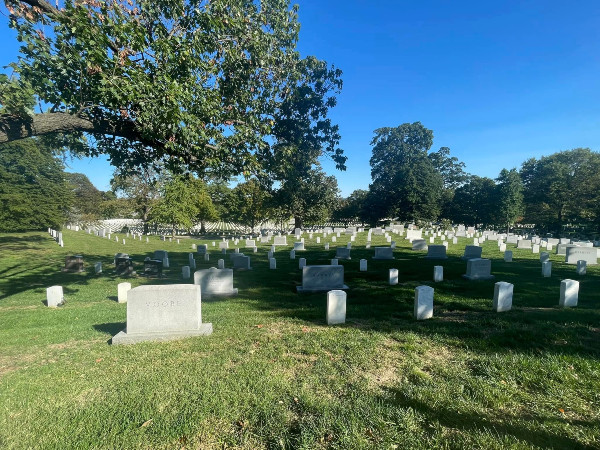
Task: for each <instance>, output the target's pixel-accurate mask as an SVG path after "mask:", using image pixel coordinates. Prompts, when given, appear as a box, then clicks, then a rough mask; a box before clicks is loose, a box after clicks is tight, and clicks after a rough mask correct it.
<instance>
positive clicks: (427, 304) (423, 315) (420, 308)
mask: <svg viewBox="0 0 600 450" xmlns="http://www.w3.org/2000/svg"><path fill="white" fill-rule="evenodd" d="M414 317H415V319H417V320H426V319H431V318H432V317H433V288H432V287H430V286H417V287H416V288H415V308H414Z"/></svg>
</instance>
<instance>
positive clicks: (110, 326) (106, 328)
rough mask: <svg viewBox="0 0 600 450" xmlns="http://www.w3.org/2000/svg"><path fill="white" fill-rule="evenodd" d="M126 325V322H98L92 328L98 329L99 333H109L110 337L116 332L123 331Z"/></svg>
mask: <svg viewBox="0 0 600 450" xmlns="http://www.w3.org/2000/svg"><path fill="white" fill-rule="evenodd" d="M126 326H127V323H126V322H112V323H99V324H96V325H94V329H95V330H97V331H100V332H101V333H105V334H107V335H110V337H111V338H112V337H113V336H114V335H115V334H117V333H118V332H120V331H123V330H124V329H125V327H126Z"/></svg>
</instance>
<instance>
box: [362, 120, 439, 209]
mask: <svg viewBox="0 0 600 450" xmlns="http://www.w3.org/2000/svg"><path fill="white" fill-rule="evenodd" d="M432 144H433V132H432V131H431V130H428V129H427V128H425V127H424V126H423V125H422V124H421V123H420V122H415V123H412V124H410V123H405V124H402V125H400V126H398V127H395V128H390V127H385V128H379V129H377V130H375V137H374V138H373V140H372V141H371V145H373V156H372V157H371V160H370V163H371V178H372V179H373V181H372V183H371V186H370V190H371V191H372V193H373V195H374V196H375V199H374V200H376V201H374V202H373V203H372V205H373V206H374V207H376V208H378V210H374V211H373V215H374V216H375V217H377V218H378V219H380V218H384V217H399V218H400V219H401V220H419V219H427V220H431V219H435V218H437V217H438V215H439V213H440V199H441V195H442V190H443V188H444V178H443V177H442V175H441V173H440V172H439V171H438V169H437V168H436V166H435V165H434V161H435V160H436V159H435V158H429V157H428V151H429V149H430V148H431V145H432Z"/></svg>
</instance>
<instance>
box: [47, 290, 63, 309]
mask: <svg viewBox="0 0 600 450" xmlns="http://www.w3.org/2000/svg"><path fill="white" fill-rule="evenodd" d="M64 302H65V299H64V297H63V288H62V286H50V287H49V288H47V289H46V304H47V305H48V307H49V308H56V307H57V306H60V305H62V304H63V303H64Z"/></svg>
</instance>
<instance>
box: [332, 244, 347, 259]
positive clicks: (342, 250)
mask: <svg viewBox="0 0 600 450" xmlns="http://www.w3.org/2000/svg"><path fill="white" fill-rule="evenodd" d="M335 257H336V258H339V259H351V258H350V249H349V248H346V247H337V248H336V251H335Z"/></svg>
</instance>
